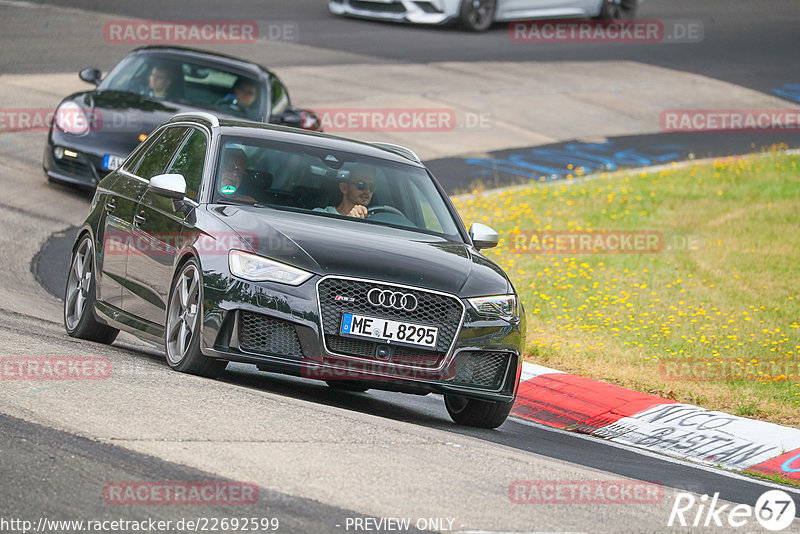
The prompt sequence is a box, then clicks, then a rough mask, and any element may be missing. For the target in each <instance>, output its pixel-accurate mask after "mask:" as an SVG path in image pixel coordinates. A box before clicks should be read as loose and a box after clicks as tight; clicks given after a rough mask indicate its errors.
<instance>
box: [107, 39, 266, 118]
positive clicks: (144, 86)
mask: <svg viewBox="0 0 800 534" xmlns="http://www.w3.org/2000/svg"><path fill="white" fill-rule="evenodd" d="M98 89H100V90H103V91H125V92H128V93H135V94H138V95H141V96H144V97H146V98H151V99H154V100H169V101H172V102H180V103H183V104H191V105H192V106H197V107H202V108H206V109H210V110H215V111H220V112H224V113H226V114H229V115H234V116H239V117H243V118H247V119H250V120H262V119H263V116H264V114H265V104H266V88H265V87H264V85H263V84H261V83H260V82H258V81H257V80H255V79H253V78H251V77H248V76H243V75H239V74H238V73H235V72H230V71H227V70H225V69H223V68H220V67H213V66H209V65H205V64H200V63H196V62H190V61H186V60H183V59H179V58H177V57H173V56H164V57H161V56H156V55H149V54H142V55H132V56H129V57H127V58H125V59H124V60H122V62H120V64H119V65H117V66H116V67H115V68H114V70H112V71H111V72H110V73H109V75H108V77H107V78H106V79H105V80H103V81H102V82H101V84H100V86H99V87H98ZM245 93H246V94H245ZM245 100H246V103H247V105H246V106H245V105H242V102H244V101H245Z"/></svg>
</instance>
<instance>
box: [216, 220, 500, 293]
mask: <svg viewBox="0 0 800 534" xmlns="http://www.w3.org/2000/svg"><path fill="white" fill-rule="evenodd" d="M210 211H211V212H212V213H214V214H215V215H216V216H217V217H218V218H219V219H220V220H222V221H223V222H224V223H225V224H227V225H228V226H229V227H230V228H231V229H233V230H234V231H235V232H236V233H238V234H239V235H240V236H241V237H242V238H243V239H244V240H246V241H248V242H250V243H251V244H252V249H253V250H254V251H255V252H256V253H257V254H259V255H262V256H265V257H269V258H273V259H275V260H278V261H281V262H284V263H288V264H291V265H294V266H296V267H300V268H301V269H305V270H307V271H311V272H314V273H316V274H319V275H322V276H324V275H330V274H335V275H340V276H352V277H356V278H367V279H372V280H382V281H386V282H394V283H397V284H406V285H411V286H417V287H425V288H429V289H435V290H438V291H445V292H448V293H454V294H458V295H460V296H464V297H469V296H479V295H495V294H504V293H507V292H509V291H510V290H511V286H510V284H509V282H508V279H507V278H506V276H505V274H504V273H503V271H502V269H500V268H499V267H498V266H497V265H495V264H494V263H492V262H491V261H489V260H488V259H487V258H485V257H484V256H482V255H481V254H479V253H477V252H476V251H475V250H474V249H473V248H472V247H471V246H469V245H467V244H465V243H457V242H453V241H447V240H444V239H441V238H437V237H435V236H430V235H427V234H421V233H419V232H411V231H407V230H401V229H397V228H392V227H388V226H382V225H377V224H369V223H365V222H363V221H348V220H340V219H335V218H329V217H323V216H314V215H308V214H300V213H292V212H284V211H277V210H272V209H265V208H253V207H249V206H246V207H240V206H229V205H213V206H211V207H210Z"/></svg>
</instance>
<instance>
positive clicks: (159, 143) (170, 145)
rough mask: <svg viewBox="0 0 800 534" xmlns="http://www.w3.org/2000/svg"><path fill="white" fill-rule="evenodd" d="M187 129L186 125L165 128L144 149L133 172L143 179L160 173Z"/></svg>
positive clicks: (167, 163)
mask: <svg viewBox="0 0 800 534" xmlns="http://www.w3.org/2000/svg"><path fill="white" fill-rule="evenodd" d="M188 130H189V128H188V127H187V126H174V127H172V128H167V130H166V131H165V132H164V133H163V134H161V136H160V137H159V138H158V139H157V140H156V142H155V143H153V145H152V146H150V147H148V149H147V150H146V151H145V153H144V155H143V156H142V158H141V161H140V162H139V166H138V168H137V169H136V171H135V174H136V175H137V176H139V177H140V178H144V179H145V180H149V179H150V178H152V177H153V176H155V175H157V174H162V173H163V172H164V169H166V168H167V165H169V162H170V161H172V155H173V154H175V151H176V150H177V149H178V147H179V146H180V144H181V141H183V138H184V137H185V136H186V132H187V131H188Z"/></svg>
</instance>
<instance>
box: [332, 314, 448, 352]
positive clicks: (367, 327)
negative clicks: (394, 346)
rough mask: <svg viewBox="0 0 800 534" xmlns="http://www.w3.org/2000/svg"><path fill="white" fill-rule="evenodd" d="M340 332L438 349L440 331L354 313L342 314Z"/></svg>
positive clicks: (433, 327) (386, 341)
mask: <svg viewBox="0 0 800 534" xmlns="http://www.w3.org/2000/svg"><path fill="white" fill-rule="evenodd" d="M339 332H340V333H341V334H343V335H350V336H358V337H367V338H371V339H376V340H379V341H383V342H384V343H400V344H404V345H416V346H420V347H428V348H434V347H436V337H437V336H438V335H439V329H438V328H436V327H435V326H424V325H419V324H414V323H404V322H401V321H391V320H389V319H378V318H377V317H366V316H364V315H355V314H352V313H343V314H342V326H341V328H340V329H339Z"/></svg>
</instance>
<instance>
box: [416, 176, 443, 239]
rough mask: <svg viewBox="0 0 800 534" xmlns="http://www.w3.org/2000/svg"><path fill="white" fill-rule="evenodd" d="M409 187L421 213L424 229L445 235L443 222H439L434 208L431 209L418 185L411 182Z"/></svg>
mask: <svg viewBox="0 0 800 534" xmlns="http://www.w3.org/2000/svg"><path fill="white" fill-rule="evenodd" d="M408 186H409V190H410V192H411V196H412V199H413V200H412V201H413V203H414V205H415V206H417V207H418V208H419V210H420V212H421V215H422V222H423V224H424V225H425V226H424V227H425V228H426V229H427V230H433V231H434V232H442V233H444V229H443V228H442V223H441V221H439V218H438V217H437V216H436V212H435V211H434V209H433V207H431V205H430V203H429V202H428V199H427V198H425V195H424V194H423V193H422V191H420V190H419V188H418V187H417V184H415V183H414V182H409V184H408Z"/></svg>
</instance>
